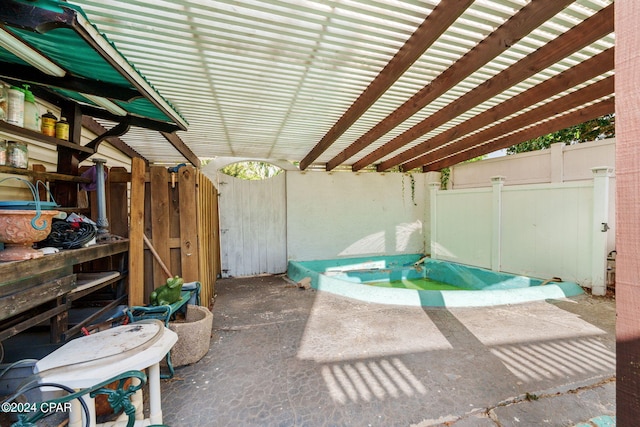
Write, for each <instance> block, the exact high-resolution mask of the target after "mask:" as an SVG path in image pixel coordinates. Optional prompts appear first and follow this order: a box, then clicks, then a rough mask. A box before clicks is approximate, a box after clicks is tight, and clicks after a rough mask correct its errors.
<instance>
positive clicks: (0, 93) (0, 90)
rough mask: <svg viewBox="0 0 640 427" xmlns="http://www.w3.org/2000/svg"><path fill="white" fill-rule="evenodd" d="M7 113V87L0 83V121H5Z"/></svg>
mask: <svg viewBox="0 0 640 427" xmlns="http://www.w3.org/2000/svg"><path fill="white" fill-rule="evenodd" d="M8 112H9V86H7V85H6V84H4V83H2V82H0V120H4V121H6V120H7V113H8Z"/></svg>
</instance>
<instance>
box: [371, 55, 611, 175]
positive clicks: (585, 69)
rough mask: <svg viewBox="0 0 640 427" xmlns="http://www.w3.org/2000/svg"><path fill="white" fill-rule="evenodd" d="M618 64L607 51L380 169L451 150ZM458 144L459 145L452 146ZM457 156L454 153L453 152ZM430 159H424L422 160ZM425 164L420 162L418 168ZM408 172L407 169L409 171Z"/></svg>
mask: <svg viewBox="0 0 640 427" xmlns="http://www.w3.org/2000/svg"><path fill="white" fill-rule="evenodd" d="M613 64H614V48H610V49H607V50H605V51H604V52H602V53H600V54H598V55H596V56H594V57H592V58H589V59H587V60H586V61H583V62H581V63H579V64H578V65H576V66H575V67H572V68H569V69H568V70H566V71H564V72H562V73H560V74H558V75H556V76H554V77H552V78H550V79H548V80H545V81H544V82H542V83H540V84H538V85H536V86H534V87H532V88H531V89H528V90H526V91H524V92H522V93H521V94H519V95H517V96H514V97H513V98H510V99H508V100H507V101H504V102H503V103H501V104H499V105H496V106H495V107H492V108H490V109H489V110H487V111H485V112H483V113H481V114H478V115H477V116H475V117H473V118H471V119H469V120H467V121H465V122H463V123H460V124H458V125H456V126H454V127H453V128H451V129H447V130H446V131H444V132H442V133H440V134H438V135H436V136H434V137H433V138H430V139H427V140H426V141H423V142H421V143H420V144H418V145H416V146H414V147H411V148H410V149H408V150H406V151H404V152H402V153H400V154H398V155H397V156H395V157H392V158H391V159H388V160H385V161H384V162H382V163H380V164H379V165H378V167H377V170H378V172H382V171H385V170H387V169H389V168H392V167H393V166H396V165H398V164H400V163H401V162H403V161H406V160H409V159H412V158H414V157H417V156H421V155H424V154H425V153H428V152H430V151H432V150H435V149H437V148H438V147H443V148H442V149H443V150H447V151H449V150H450V148H449V146H444V144H447V143H449V142H451V141H454V140H456V139H458V138H461V137H462V136H464V135H467V134H469V133H471V132H473V131H476V130H478V129H481V128H483V127H485V126H489V125H490V124H492V123H495V122H497V121H499V120H502V119H504V118H506V117H509V116H511V115H512V114H515V113H517V112H519V111H522V110H523V109H525V108H528V107H530V106H532V105H535V104H537V103H539V102H542V101H544V100H545V99H549V98H550V97H552V96H555V95H557V94H559V93H562V92H563V91H565V90H566V89H567V88H569V87H575V86H577V85H579V84H582V83H584V82H586V81H589V80H591V79H593V78H595V77H598V76H600V75H602V74H604V73H606V72H608V71H611V70H613V66H614V65H613ZM452 145H455V144H452ZM449 154H453V153H449ZM426 157H427V156H424V157H420V159H423V158H426ZM412 164H414V163H413V162H412V163H407V164H406V165H403V166H402V168H403V169H404V168H405V167H410V166H411V165H412ZM420 165H422V163H420V164H419V165H418V166H420ZM405 170H407V169H405Z"/></svg>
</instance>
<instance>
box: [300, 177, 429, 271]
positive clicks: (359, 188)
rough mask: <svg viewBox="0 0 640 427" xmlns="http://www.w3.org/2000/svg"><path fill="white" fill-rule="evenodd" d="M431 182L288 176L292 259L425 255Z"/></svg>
mask: <svg viewBox="0 0 640 427" xmlns="http://www.w3.org/2000/svg"><path fill="white" fill-rule="evenodd" d="M429 179H433V175H432V174H413V175H408V174H401V173H387V174H379V173H350V172H334V173H328V172H287V252H288V258H289V259H294V260H314V259H329V258H337V257H353V256H362V255H373V254H377V255H379V254H400V253H423V252H425V242H428V241H429V231H428V227H429V222H428V219H427V218H426V215H428V212H429V206H428V204H429V200H428V194H427V182H428V180H429ZM412 182H413V183H412Z"/></svg>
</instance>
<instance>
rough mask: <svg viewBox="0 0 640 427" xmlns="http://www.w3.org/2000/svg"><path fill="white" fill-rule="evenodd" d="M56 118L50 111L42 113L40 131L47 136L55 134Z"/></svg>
mask: <svg viewBox="0 0 640 427" xmlns="http://www.w3.org/2000/svg"><path fill="white" fill-rule="evenodd" d="M57 121H58V119H57V118H56V116H54V115H53V113H52V112H51V111H47V114H43V115H42V117H41V120H40V125H41V126H42V133H43V134H45V135H47V136H56V122H57Z"/></svg>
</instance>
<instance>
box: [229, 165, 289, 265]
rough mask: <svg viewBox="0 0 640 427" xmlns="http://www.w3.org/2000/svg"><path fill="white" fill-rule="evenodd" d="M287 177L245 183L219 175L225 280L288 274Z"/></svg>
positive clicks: (279, 176) (245, 181)
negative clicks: (286, 272) (226, 278)
mask: <svg viewBox="0 0 640 427" xmlns="http://www.w3.org/2000/svg"><path fill="white" fill-rule="evenodd" d="M285 187H286V174H285V173H281V174H279V175H276V176H275V177H273V178H269V179H264V180H243V179H238V178H234V177H231V176H229V175H225V174H223V173H221V172H220V173H218V188H219V192H220V203H219V206H220V258H221V260H220V261H221V265H222V276H223V277H241V276H254V275H258V274H279V273H284V272H285V271H286V270H287V244H286V197H285Z"/></svg>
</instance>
